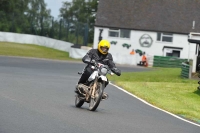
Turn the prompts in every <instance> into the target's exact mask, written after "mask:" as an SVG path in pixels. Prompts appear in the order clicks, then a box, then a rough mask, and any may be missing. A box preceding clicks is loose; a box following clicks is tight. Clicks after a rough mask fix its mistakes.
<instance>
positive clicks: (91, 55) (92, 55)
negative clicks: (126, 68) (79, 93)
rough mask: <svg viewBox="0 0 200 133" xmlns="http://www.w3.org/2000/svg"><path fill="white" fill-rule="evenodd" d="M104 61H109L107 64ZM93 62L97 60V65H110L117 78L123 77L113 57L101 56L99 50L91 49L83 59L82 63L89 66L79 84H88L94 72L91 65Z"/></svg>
mask: <svg viewBox="0 0 200 133" xmlns="http://www.w3.org/2000/svg"><path fill="white" fill-rule="evenodd" d="M104 59H108V60H107V61H106V62H104V61H103V60H104ZM91 60H95V61H96V62H97V63H101V64H104V65H108V66H109V68H110V69H111V71H112V72H113V73H115V74H116V75H117V76H120V75H121V71H120V70H119V69H117V68H116V66H115V63H114V62H113V58H112V55H111V54H110V53H108V54H105V55H104V54H101V53H100V52H99V50H98V49H91V50H90V51H89V52H88V53H87V54H86V55H85V56H84V57H83V58H82V61H83V62H84V63H86V64H88V65H87V66H86V67H85V69H84V72H83V74H82V76H81V78H80V79H79V82H78V84H79V83H83V84H84V83H86V81H87V79H88V78H89V76H90V75H91V74H92V72H93V70H92V69H91V64H90V62H91Z"/></svg>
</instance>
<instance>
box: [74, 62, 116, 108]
mask: <svg viewBox="0 0 200 133" xmlns="http://www.w3.org/2000/svg"><path fill="white" fill-rule="evenodd" d="M91 68H92V69H93V70H94V71H93V73H92V74H91V75H90V77H89V78H88V80H87V83H86V84H79V85H78V91H79V94H77V95H76V96H75V106H76V107H79V108H80V107H81V106H82V105H83V104H84V102H87V103H89V110H90V111H95V110H96V109H97V107H98V106H99V104H100V102H101V101H102V95H103V94H104V89H105V87H106V85H107V84H108V83H109V82H108V79H107V77H106V75H107V74H108V73H109V74H110V75H114V73H112V72H111V71H110V69H109V67H108V66H107V65H104V64H101V63H95V64H94V65H92V66H91ZM78 74H82V73H80V72H79V73H78ZM105 95H106V97H107V98H108V95H107V94H106V93H105Z"/></svg>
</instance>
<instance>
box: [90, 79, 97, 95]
mask: <svg viewBox="0 0 200 133" xmlns="http://www.w3.org/2000/svg"><path fill="white" fill-rule="evenodd" d="M97 80H98V79H97V77H96V78H95V80H94V84H93V86H92V92H91V93H90V94H91V97H92V98H95V91H96V88H97Z"/></svg>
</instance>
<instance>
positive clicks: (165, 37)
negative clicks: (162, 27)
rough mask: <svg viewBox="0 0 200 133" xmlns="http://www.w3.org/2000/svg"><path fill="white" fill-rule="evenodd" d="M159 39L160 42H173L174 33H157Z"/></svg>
mask: <svg viewBox="0 0 200 133" xmlns="http://www.w3.org/2000/svg"><path fill="white" fill-rule="evenodd" d="M157 41H160V42H173V34H170V33H160V32H158V33H157Z"/></svg>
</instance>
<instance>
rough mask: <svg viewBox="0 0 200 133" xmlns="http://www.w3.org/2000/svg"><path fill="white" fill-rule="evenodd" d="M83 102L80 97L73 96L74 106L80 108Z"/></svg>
mask: <svg viewBox="0 0 200 133" xmlns="http://www.w3.org/2000/svg"><path fill="white" fill-rule="evenodd" d="M83 104H84V100H83V99H81V98H80V97H79V96H78V95H76V98H75V106H76V107H78V108H80V107H81V106H82V105H83Z"/></svg>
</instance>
